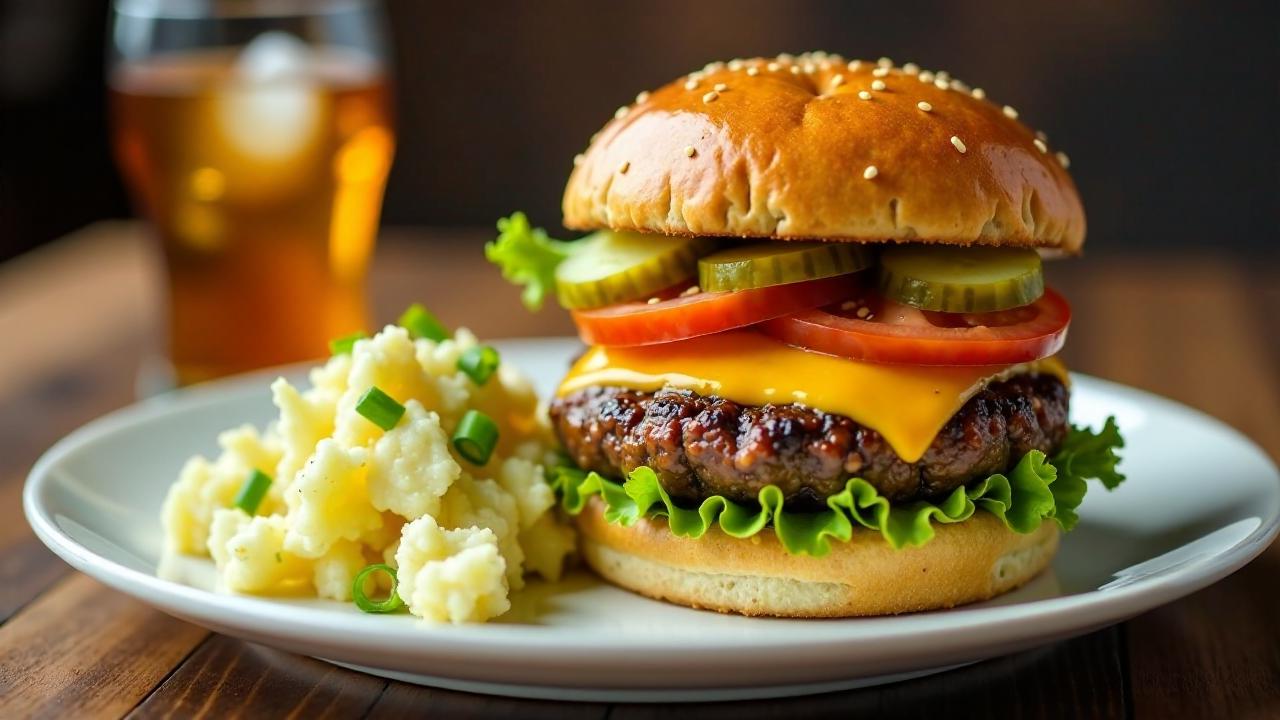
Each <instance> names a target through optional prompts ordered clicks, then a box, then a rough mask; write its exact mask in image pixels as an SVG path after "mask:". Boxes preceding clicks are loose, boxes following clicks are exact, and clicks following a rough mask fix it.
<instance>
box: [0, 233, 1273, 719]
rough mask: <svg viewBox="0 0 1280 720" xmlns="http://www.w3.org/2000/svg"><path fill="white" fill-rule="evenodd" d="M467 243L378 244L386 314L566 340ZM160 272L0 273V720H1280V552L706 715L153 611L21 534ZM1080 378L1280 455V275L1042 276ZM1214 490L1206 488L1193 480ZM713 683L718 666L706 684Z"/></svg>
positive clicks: (80, 260)
mask: <svg viewBox="0 0 1280 720" xmlns="http://www.w3.org/2000/svg"><path fill="white" fill-rule="evenodd" d="M487 236H488V233H487V232H486V231H477V230H455V231H448V230H423V229H401V230H390V231H388V232H387V233H385V234H384V237H383V238H382V240H381V245H380V248H379V251H378V255H377V259H376V262H375V267H374V269H373V273H372V278H371V283H370V286H371V287H370V290H371V294H372V296H373V300H374V307H375V311H376V314H377V317H378V319H380V320H389V319H391V318H394V317H395V316H396V314H397V313H398V311H399V310H400V309H402V308H403V307H404V306H405V305H406V304H407V303H408V302H410V301H413V300H417V301H421V302H424V303H426V304H427V305H428V306H429V307H431V308H433V309H434V310H436V311H437V312H438V314H440V315H441V316H442V318H443V319H444V320H445V321H446V322H448V323H450V324H453V325H466V326H468V327H471V328H472V329H473V330H475V331H476V332H477V333H478V334H480V335H481V336H482V337H503V336H518V335H547V334H565V333H568V332H570V330H571V328H570V326H569V323H568V321H567V319H566V318H565V316H564V314H563V313H561V312H559V311H556V310H545V311H543V312H542V313H540V314H537V315H528V314H526V313H525V312H524V311H523V310H522V309H521V308H520V307H519V305H518V299H517V298H518V293H517V291H516V290H515V289H513V288H510V287H508V286H507V285H506V284H505V283H503V282H502V281H501V279H500V278H499V276H498V274H497V273H496V272H495V271H494V270H493V269H492V268H490V267H488V266H487V265H486V264H485V263H484V261H483V258H482V255H481V252H480V247H479V241H480V240H482V239H484V238H485V237H487ZM158 272H159V268H158V267H157V264H156V260H155V258H154V256H153V254H152V253H151V252H150V248H149V246H148V244H147V242H146V241H145V238H143V237H142V234H141V232H140V230H139V228H138V227H137V226H136V225H134V224H131V223H102V224H99V225H95V226H91V227H90V228H87V229H85V230H83V231H81V232H79V233H76V234H75V235H73V236H70V237H68V238H65V239H63V240H61V241H59V242H58V243H55V244H53V245H51V246H49V247H47V248H45V249H42V250H39V251H37V252H36V253H34V254H31V255H28V256H25V257H22V258H19V259H17V260H15V261H12V262H10V263H8V264H6V265H3V266H0V337H2V338H4V343H5V359H4V361H3V362H0V623H2V624H0V716H3V717H6V718H8V717H120V716H124V715H131V714H132V715H137V716H140V717H182V718H185V717H211V718H221V717H232V716H243V717H281V716H289V717H301V718H312V717H333V718H347V717H378V718H384V717H385V718H391V717H404V716H411V715H412V716H428V717H518V718H541V717H546V718H584V719H585V718H603V717H606V716H607V717H611V718H648V717H667V716H672V715H681V714H685V713H687V714H690V715H696V716H698V717H702V718H734V719H735V720H737V719H739V718H744V717H772V718H808V717H850V716H875V717H882V718H887V717H947V718H954V717H968V716H973V717H1003V716H1012V717H1073V718H1074V717H1138V718H1172V717H1215V718H1216V717H1223V718H1227V717H1230V718H1237V717H1259V718H1262V717H1280V546H1277V547H1272V548H1270V549H1269V550H1267V551H1266V552H1265V553H1264V554H1263V555H1262V557H1260V558H1259V559H1258V560H1257V561H1255V562H1254V563H1253V564H1251V565H1250V566H1248V567H1246V568H1245V569H1244V570H1242V571H1240V572H1238V573H1236V574H1235V575H1233V576H1231V577H1229V578H1227V579H1226V580H1224V581H1223V582H1221V583H1218V584H1217V585H1214V586H1213V587H1210V588H1208V589H1206V590H1203V591H1201V592H1199V593H1196V594H1194V595H1192V596H1190V597H1188V598H1185V599H1183V600H1181V601H1178V602H1175V603H1172V604H1170V605H1167V606H1165V607H1162V608H1159V609H1157V610H1154V611H1152V612H1149V613H1147V614H1145V615H1142V616H1140V617H1138V618H1135V619H1133V620H1131V621H1129V622H1126V623H1124V624H1122V625H1120V626H1117V627H1113V628H1108V629H1105V630H1102V631H1099V632H1095V633H1093V634H1090V635H1087V636H1084V637H1081V638H1077V639H1074V640H1069V641H1066V642H1062V643H1058V644H1055V645H1050V646H1047V647H1044V648H1040V649H1037V650H1034V651H1031V652H1027V653H1022V654H1019V655H1014V656H1010V657H1006V658H999V659H995V660H991V661H987V662H983V663H979V664H976V665H972V666H969V667H967V668H963V669H960V670H956V671H952V672H949V673H944V674H941V675H936V676H932V677H928V678H922V679H918V680H913V681H909V682H904V683H898V684H895V685H889V686H884V687H878V688H870V689H866V690H859V691H852V692H845V693H835V694H829V695H821V696H815V697H809V698H798V699H791V700H776V701H757V702H752V703H715V704H709V705H698V706H677V705H626V704H620V705H603V704H569V703H555V702H540V701H520V700H509V699H503V698H492V697H484V696H479V695H470V694H466V693H458V692H450V691H445V690H436V689H430V688H423V687H417V686H413V685H406V684H403V683H398V682H393V681H386V680H382V679H380V678H375V677H371V676H367V675H363V674H360V673H355V672H351V671H347V670H343V669H340V668H337V667H334V666H331V665H328V664H326V663H322V662H319V661H316V660H311V659H308V658H303V657H299V656H295V655H291V654H288V653H283V652H280V651H277V650H273V649H270V648H265V647H262V646H258V645H254V644H251V643H246V642H243V641H240V640H236V639H232V638H229V637H226V636H222V635H216V634H211V633H209V632H208V631H206V630H203V629H201V628H197V627H195V626H192V625H188V624H186V623H184V622H181V621H179V620H175V619H172V618H169V617H168V616H165V615H163V614H161V613H159V612H157V611H154V610H151V609H150V608H149V607H147V606H145V605H143V604H141V603H138V602H136V601H134V600H132V599H129V598H127V597H126V596H124V595H121V594H119V593H116V592H114V591H111V590H109V589H107V588H105V587H103V586H101V585H99V584H98V583H96V582H94V581H92V580H90V579H89V578H87V577H84V576H82V575H80V574H78V573H75V572H73V571H71V570H70V569H69V568H68V567H67V566H66V565H64V564H63V563H62V562H61V561H59V560H58V559H57V558H55V557H54V556H53V555H52V554H50V553H49V552H48V551H47V550H45V549H44V547H43V546H42V545H41V544H40V543H39V542H38V541H37V540H36V539H35V538H34V536H33V535H32V534H31V531H30V529H29V528H28V527H27V525H26V522H25V520H24V519H23V518H22V510H21V488H22V482H23V480H24V478H25V476H26V473H27V471H28V470H29V469H30V467H31V464H32V463H33V462H34V461H35V459H36V458H37V457H38V456H39V454H40V453H41V452H42V451H43V450H44V449H45V448H47V447H48V446H49V445H50V444H52V443H53V442H54V441H55V440H57V439H58V438H59V437H61V436H62V435H64V434H66V433H67V432H68V431H70V430H72V429H73V428H75V427H76V426H78V425H80V424H82V423H84V422H86V421H88V420H90V419H92V418H94V417H96V416H98V415H101V414H102V413H104V412H107V411H109V410H112V409H114V408H118V407H122V406H124V405H127V404H128V403H130V402H132V401H133V400H134V398H135V397H136V391H135V383H136V378H137V376H138V369H139V367H140V366H141V364H142V363H143V362H144V361H145V360H146V359H147V358H148V357H153V356H154V354H155V351H156V349H157V348H158V343H157V341H156V332H155V330H156V320H157V308H158V307H160V306H161V305H160V298H161V292H160V284H159V280H158ZM1049 279H1050V282H1051V283H1052V284H1054V285H1056V286H1057V287H1059V288H1060V289H1061V290H1062V291H1063V292H1064V293H1065V294H1066V295H1067V297H1068V298H1070V299H1071V301H1072V303H1073V306H1074V311H1075V320H1074V321H1073V325H1072V330H1071V339H1070V342H1069V343H1068V349H1067V351H1066V353H1065V356H1066V359H1067V361H1068V362H1069V364H1070V365H1071V366H1072V367H1073V368H1074V369H1076V370H1079V371H1082V372H1087V373H1091V374H1095V375H1100V376H1102V377H1105V378H1109V379H1113V380H1117V381H1120V382H1123V383H1127V384H1131V385H1135V386H1137V387H1141V388H1144V389H1148V390H1152V391H1155V392H1158V393H1161V394H1164V395H1168V396H1170V397H1172V398H1174V399H1177V400H1179V401H1181V402H1184V403H1188V404H1190V405H1193V406H1195V407H1198V408H1200V409H1202V410H1204V411H1206V412H1208V413H1210V414H1212V415H1215V416H1217V417H1219V418H1221V419H1223V420H1225V421H1227V422H1228V423H1230V424H1232V425H1233V426H1235V427H1237V428H1239V429H1240V430H1241V431H1243V432H1244V433H1245V434H1247V435H1249V436H1250V437H1252V438H1253V439H1254V440H1256V441H1257V442H1258V443H1260V444H1261V445H1262V446H1263V447H1264V448H1265V449H1266V450H1267V452H1268V453H1269V454H1270V455H1271V456H1272V457H1273V458H1274V457H1280V320H1278V318H1280V262H1272V263H1263V264H1260V265H1258V264H1255V265H1253V266H1246V265H1243V264H1240V263H1237V262H1234V261H1233V260H1231V259H1230V258H1228V257H1225V256H1219V255H1214V254H1203V255H1198V256H1174V257H1165V258H1154V257H1150V256H1136V255H1125V254H1123V253H1115V252H1112V253H1111V254H1109V255H1105V256H1103V255H1099V256H1096V257H1090V258H1086V259H1084V260H1076V261H1067V262H1062V263H1054V264H1052V265H1051V266H1050V268H1049ZM1206 482H1212V478H1206ZM708 672H714V668H708Z"/></svg>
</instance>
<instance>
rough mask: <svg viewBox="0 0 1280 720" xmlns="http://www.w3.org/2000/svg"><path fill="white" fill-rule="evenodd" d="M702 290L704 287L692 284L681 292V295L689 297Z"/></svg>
mask: <svg viewBox="0 0 1280 720" xmlns="http://www.w3.org/2000/svg"><path fill="white" fill-rule="evenodd" d="M700 292H702V288H700V287H698V286H697V285H690V286H689V287H688V288H686V289H685V291H684V292H682V293H680V297H689V296H690V295H697V294H698V293H700Z"/></svg>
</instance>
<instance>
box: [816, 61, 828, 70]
mask: <svg viewBox="0 0 1280 720" xmlns="http://www.w3.org/2000/svg"><path fill="white" fill-rule="evenodd" d="M818 69H819V70H830V69H831V61H830V60H823V61H822V62H820V63H818Z"/></svg>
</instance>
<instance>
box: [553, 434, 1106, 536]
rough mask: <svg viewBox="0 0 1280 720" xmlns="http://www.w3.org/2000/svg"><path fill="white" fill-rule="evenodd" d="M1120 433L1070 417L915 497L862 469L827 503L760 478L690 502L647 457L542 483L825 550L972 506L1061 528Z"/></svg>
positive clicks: (619, 518) (616, 504)
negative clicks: (744, 487)
mask: <svg viewBox="0 0 1280 720" xmlns="http://www.w3.org/2000/svg"><path fill="white" fill-rule="evenodd" d="M1122 447H1124V439H1123V438H1122V437H1121V436H1120V432H1119V430H1118V429H1117V427H1116V424H1115V418H1107V421H1106V423H1105V424H1104V425H1103V428H1102V429H1101V430H1100V431H1096V432H1095V431H1093V430H1091V429H1089V428H1081V427H1075V426H1073V427H1072V428H1071V430H1070V432H1069V433H1068V437H1067V439H1066V441H1065V442H1064V443H1063V445H1062V449H1061V450H1059V451H1058V452H1057V453H1056V454H1055V455H1054V456H1053V458H1052V459H1050V458H1047V457H1046V456H1045V454H1044V453H1042V452H1040V451H1038V450H1032V451H1030V452H1028V453H1027V454H1026V455H1024V456H1023V457H1022V459H1021V460H1019V461H1018V463H1017V465H1015V466H1014V467H1013V469H1012V470H1010V471H1009V473H1008V475H1005V474H1002V473H997V474H994V475H991V476H989V477H987V478H986V479H985V480H980V481H978V482H974V483H971V484H970V485H968V486H966V487H959V488H956V489H955V491H953V492H952V493H951V494H950V495H948V496H946V497H945V498H943V499H941V500H940V501H936V502H926V501H916V502H911V503H906V504H902V505H894V504H891V503H890V502H889V500H888V499H887V498H885V497H883V496H882V495H880V493H879V492H878V491H877V490H876V489H875V487H873V486H872V485H871V483H869V482H867V481H866V480H863V479H862V478H856V477H855V478H850V479H849V481H848V482H847V483H846V484H845V488H844V490H843V491H842V492H840V493H838V494H836V495H833V496H832V497H830V498H828V499H827V509H826V510H822V511H818V512H795V511H791V510H787V509H786V508H784V507H783V494H782V491H781V490H780V489H779V488H778V487H777V486H774V485H768V486H765V487H764V488H762V489H761V490H760V494H759V495H758V500H759V506H758V507H752V506H748V505H742V504H739V503H736V502H733V501H731V500H728V499H726V498H724V497H723V496H720V495H715V496H712V497H709V498H707V499H706V500H704V501H703V502H702V504H701V505H699V506H698V507H697V508H685V507H680V506H679V505H676V504H675V503H674V502H672V500H671V498H670V497H669V496H668V495H667V492H666V491H665V490H664V489H663V488H662V485H661V484H660V483H659V482H658V476H657V474H655V473H654V471H653V470H652V469H650V468H648V467H640V468H637V469H636V470H634V471H632V472H631V473H630V475H629V476H628V477H627V479H626V481H625V482H624V483H621V484H619V483H617V482H615V481H613V480H609V479H607V478H604V477H602V476H601V475H599V474H597V473H595V472H584V471H582V470H579V469H577V468H574V467H570V466H567V465H563V466H560V467H557V468H555V469H554V470H553V471H552V472H551V473H550V476H551V485H552V487H553V488H554V489H555V491H556V494H557V495H558V496H559V498H560V504H561V507H563V508H564V510H565V511H566V512H568V513H569V514H571V515H577V514H578V513H579V512H581V511H582V508H583V507H584V506H585V505H586V503H587V500H588V499H590V498H591V497H592V496H599V497H600V498H601V499H602V500H603V501H604V503H605V505H606V510H605V519H606V520H607V521H608V522H611V523H616V524H620V525H624V526H630V525H633V524H635V523H636V522H637V521H638V520H639V519H640V518H642V517H665V518H667V524H668V527H670V529H671V532H673V533H675V534H676V535H677V536H679V537H688V538H699V537H702V535H704V534H705V533H706V532H707V531H708V530H709V529H711V527H712V526H718V527H719V528H720V530H722V531H723V532H724V533H725V534H726V535H729V536H731V537H735V538H748V537H751V536H753V535H755V534H756V533H759V532H761V531H763V530H765V529H766V528H770V527H771V528H772V529H773V532H774V534H775V535H777V537H778V540H780V541H781V542H782V545H783V547H784V548H786V551H787V552H788V553H790V554H792V555H812V556H814V557H821V556H823V555H826V554H827V553H829V552H830V551H831V541H832V540H836V541H840V542H847V541H848V540H849V539H850V538H852V537H853V531H854V528H855V527H862V528H866V529H868V530H877V531H879V532H880V534H881V535H882V536H883V537H884V539H885V541H887V542H888V543H889V545H890V546H892V547H893V548H894V549H899V548H904V547H913V546H919V545H924V544H925V543H927V542H929V541H930V540H931V539H933V536H934V523H935V522H936V523H940V524H948V523H957V522H964V521H965V520H968V519H969V518H970V517H972V516H973V514H974V513H975V512H977V511H978V510H984V511H986V512H989V513H991V514H992V515H995V516H996V517H997V518H999V519H1000V520H1001V521H1002V522H1003V523H1004V524H1005V526H1006V527H1008V528H1009V529H1010V530H1013V531H1014V532H1017V533H1023V534H1026V533H1032V532H1035V531H1036V530H1037V529H1038V528H1039V527H1040V525H1041V523H1043V522H1044V521H1045V520H1046V519H1048V520H1052V521H1053V522H1056V523H1057V524H1058V526H1059V527H1060V528H1062V529H1063V530H1064V531H1069V530H1071V529H1072V528H1073V527H1075V525H1076V523H1077V522H1078V521H1079V516H1078V515H1077V514H1076V508H1078V507H1079V506H1080V503H1081V501H1083V500H1084V495H1085V491H1086V489H1087V488H1086V481H1087V480H1090V479H1096V480H1099V481H1101V482H1102V484H1103V486H1104V487H1106V488H1107V489H1108V490H1111V489H1114V488H1115V487H1116V486H1117V485H1119V484H1120V483H1121V482H1122V481H1123V480H1124V475H1122V474H1121V473H1120V472H1118V471H1117V470H1116V464H1117V463H1118V462H1119V456H1118V455H1117V453H1116V451H1117V450H1118V449H1120V448H1122Z"/></svg>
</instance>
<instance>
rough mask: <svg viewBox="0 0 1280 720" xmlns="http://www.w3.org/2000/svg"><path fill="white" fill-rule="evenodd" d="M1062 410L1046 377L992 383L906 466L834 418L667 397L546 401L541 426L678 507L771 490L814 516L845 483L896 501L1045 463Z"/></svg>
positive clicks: (874, 438) (618, 391) (1062, 430)
mask: <svg viewBox="0 0 1280 720" xmlns="http://www.w3.org/2000/svg"><path fill="white" fill-rule="evenodd" d="M1067 403H1068V391H1067V388H1066V387H1065V386H1064V385H1063V384H1062V381H1061V380H1059V379H1058V378H1056V377H1054V376H1052V375H1021V376H1016V377H1013V378H1010V379H1008V380H1003V381H1000V382H994V383H991V384H990V385H988V386H987V387H986V388H985V389H983V390H982V391H980V392H978V393H977V394H975V395H974V396H973V397H972V398H970V399H969V401H968V402H966V403H965V404H964V407H962V408H960V411H959V412H957V413H956V414H955V415H954V416H952V418H951V419H950V420H949V421H948V422H947V424H946V426H944V427H943V428H942V431H941V432H939V433H938V436H937V437H936V438H934V440H933V444H932V445H930V446H929V449H928V450H926V451H925V454H924V457H922V458H921V459H920V460H919V461H918V462H913V463H909V462H906V461H904V460H903V459H902V458H900V457H898V455H897V453H895V452H894V451H893V448H891V447H890V446H889V444H888V443H887V442H885V440H884V438H883V437H881V435H880V433H878V432H876V431H875V430H871V429H870V428H866V427H863V426H862V425H859V424H858V423H856V422H854V421H853V420H851V419H849V418H847V417H845V416H843V415H834V414H831V413H825V412H822V411H821V410H814V409H812V408H807V407H804V406H800V405H762V406H756V405H740V404H738V403H735V402H733V401H731V400H726V399H724V398H720V397H704V396H700V395H697V394H695V393H692V392H689V391H686V390H674V389H670V388H666V389H663V390H659V391H658V392H656V393H648V392H636V391H633V390H626V389H623V388H618V387H589V388H585V389H582V390H579V391H577V392H574V393H572V394H569V395H566V396H564V397H557V398H556V399H555V400H554V402H553V403H552V404H551V419H552V422H553V423H554V425H555V429H556V433H557V434H558V435H559V437H560V441H561V442H562V443H563V444H564V446H565V448H566V449H567V450H568V452H569V455H570V456H571V457H572V458H573V460H574V461H575V462H576V463H577V464H578V466H579V467H581V468H583V469H584V470H595V471H596V472H599V473H600V474H602V475H605V476H607V477H612V478H619V477H622V476H623V475H624V474H625V473H628V472H630V471H631V470H634V469H635V468H637V467H640V466H643V465H647V466H649V467H651V468H653V470H654V471H655V472H656V473H657V475H658V478H659V480H660V481H661V482H662V486H663V487H664V488H666V490H667V492H668V493H669V494H670V495H671V496H672V498H673V499H675V500H677V501H678V502H680V503H681V504H696V503H698V502H700V501H701V500H702V499H703V498H706V497H708V496H710V495H723V496H725V497H727V498H729V499H732V500H736V501H738V502H743V503H751V502H754V501H755V499H756V495H757V494H758V493H759V491H760V488H762V487H764V486H765V485H769V484H773V485H777V486H778V487H779V488H781V489H782V492H783V493H784V494H785V495H786V497H787V503H788V504H789V505H792V506H796V507H800V508H810V509H815V508H819V507H822V501H823V500H825V499H826V498H827V497H829V496H831V495H833V494H835V493H838V492H840V491H842V490H843V489H844V486H845V482H846V481H847V480H848V478H850V477H854V476H857V477H861V478H864V479H865V480H867V482H869V483H871V484H872V485H874V486H875V487H876V489H877V490H879V491H880V493H881V494H882V495H884V496H886V497H888V498H889V499H890V500H892V501H894V502H906V501H909V500H916V499H928V498H936V497H938V496H940V495H944V494H946V493H948V492H950V491H951V490H953V489H954V488H957V487H959V486H961V485H965V484H967V483H969V482H971V481H973V480H976V479H981V478H984V477H986V476H988V475H990V474H991V473H996V472H1004V471H1006V470H1008V469H1009V467H1010V466H1011V465H1012V464H1014V463H1016V462H1017V461H1018V460H1020V459H1021V458H1022V456H1023V455H1024V454H1026V453H1027V451H1029V450H1033V449H1034V450H1041V451H1043V452H1045V453H1048V454H1052V453H1053V452H1054V451H1055V450H1056V449H1057V448H1058V447H1059V446H1060V445H1061V444H1062V441H1063V439H1064V438H1065V437H1066V433H1067Z"/></svg>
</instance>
